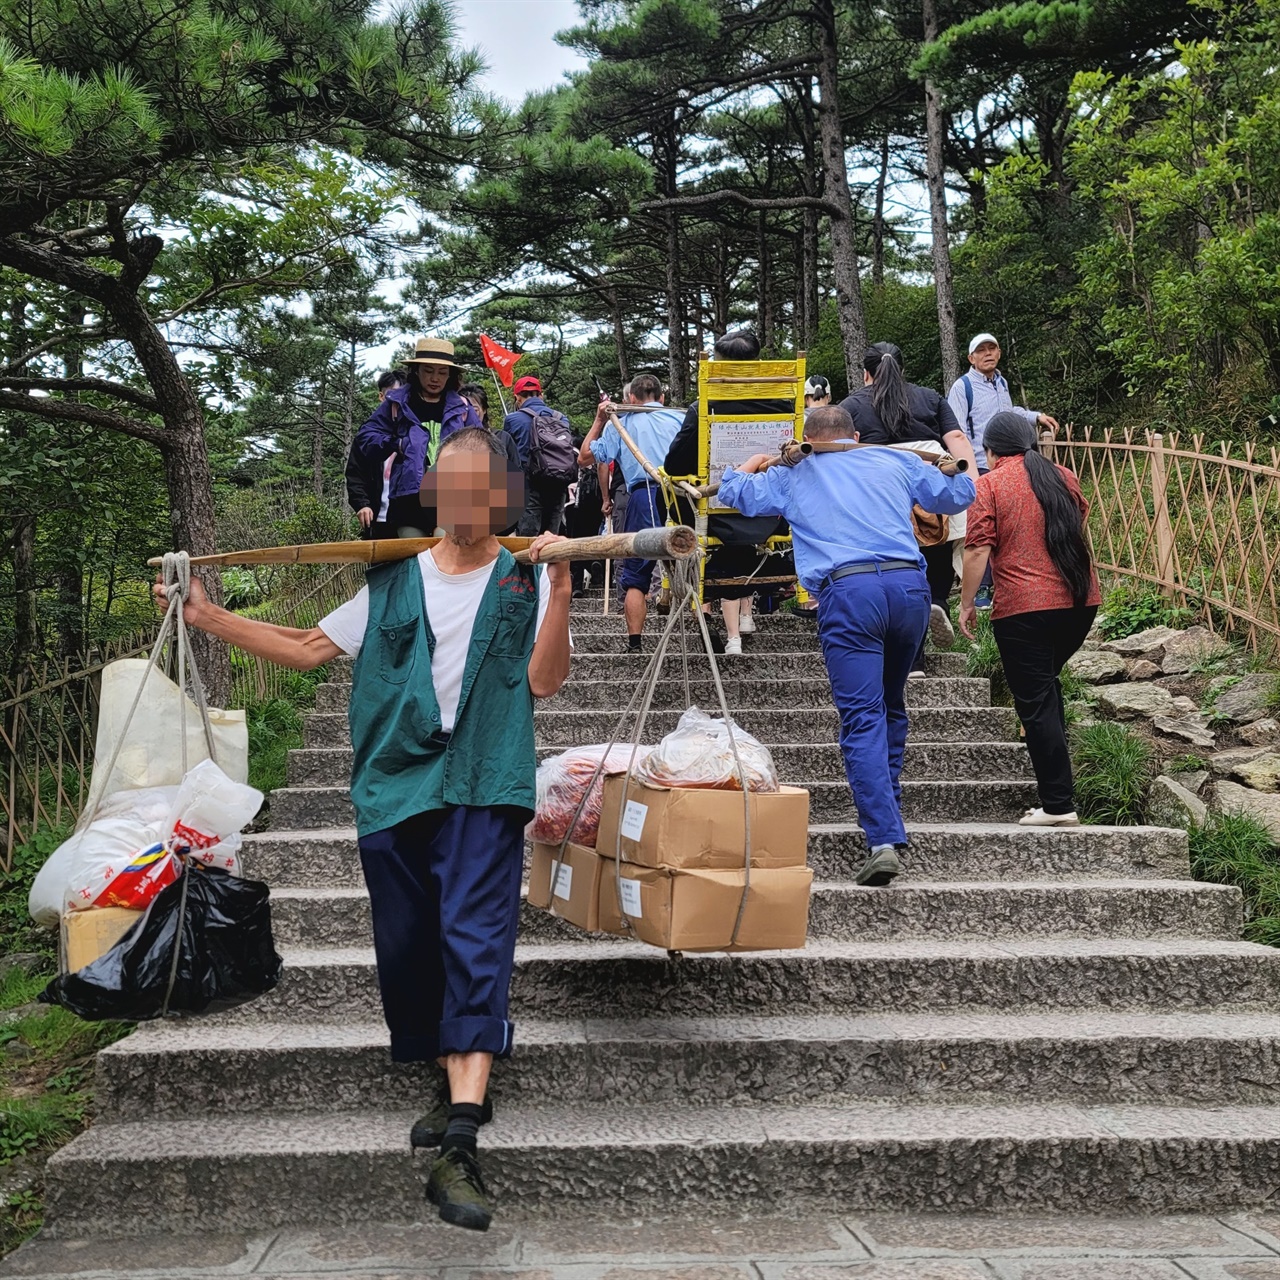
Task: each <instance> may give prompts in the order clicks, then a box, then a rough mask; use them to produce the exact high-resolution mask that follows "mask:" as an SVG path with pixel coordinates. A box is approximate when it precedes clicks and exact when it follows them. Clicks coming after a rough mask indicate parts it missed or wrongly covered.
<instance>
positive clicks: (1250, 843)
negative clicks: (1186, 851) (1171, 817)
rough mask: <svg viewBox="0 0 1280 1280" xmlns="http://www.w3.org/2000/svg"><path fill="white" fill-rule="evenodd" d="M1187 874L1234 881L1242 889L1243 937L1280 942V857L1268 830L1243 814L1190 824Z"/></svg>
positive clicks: (1211, 880)
mask: <svg viewBox="0 0 1280 1280" xmlns="http://www.w3.org/2000/svg"><path fill="white" fill-rule="evenodd" d="M1189 840H1190V845H1191V874H1192V875H1193V876H1195V878H1196V879H1197V880H1205V881H1208V882H1209V883H1210V884H1233V885H1236V886H1237V887H1238V888H1239V889H1241V890H1242V891H1243V893H1244V901H1245V926H1244V936H1245V937H1246V938H1248V939H1249V940H1250V941H1252V942H1263V943H1266V944H1267V945H1268V946H1273V947H1274V946H1280V858H1278V857H1277V850H1276V842H1275V840H1274V839H1273V838H1272V835H1271V833H1270V832H1269V831H1268V830H1267V829H1266V827H1264V826H1263V825H1262V823H1260V822H1258V821H1257V820H1256V819H1254V818H1248V817H1245V815H1244V814H1238V813H1222V814H1215V815H1213V816H1212V817H1211V818H1210V819H1209V821H1208V822H1206V823H1205V825H1204V826H1202V827H1194V828H1192V830H1191V832H1190V835H1189Z"/></svg>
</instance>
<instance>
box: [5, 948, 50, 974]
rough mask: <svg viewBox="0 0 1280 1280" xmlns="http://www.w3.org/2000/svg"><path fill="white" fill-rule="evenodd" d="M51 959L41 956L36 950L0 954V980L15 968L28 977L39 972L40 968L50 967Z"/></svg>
mask: <svg viewBox="0 0 1280 1280" xmlns="http://www.w3.org/2000/svg"><path fill="white" fill-rule="evenodd" d="M52 968H53V961H52V960H50V958H49V957H48V956H42V955H41V954H40V953H39V952H38V951H15V952H14V953H13V954H12V955H8V956H0V982H3V981H4V979H5V978H7V977H8V976H9V974H11V973H12V972H13V971H14V970H15V969H18V970H21V972H23V973H25V974H26V975H27V976H28V977H30V976H31V975H32V974H33V973H39V972H40V970H41V969H50V970H51V969H52Z"/></svg>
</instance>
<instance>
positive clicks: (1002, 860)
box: [243, 823, 1191, 927]
mask: <svg viewBox="0 0 1280 1280" xmlns="http://www.w3.org/2000/svg"><path fill="white" fill-rule="evenodd" d="M907 836H908V838H909V840H910V847H909V848H908V850H907V853H906V854H905V856H904V865H905V868H906V873H905V875H904V877H903V878H902V879H901V880H898V881H897V882H896V883H895V885H894V886H893V890H892V891H893V892H895V893H896V892H898V891H899V889H900V888H902V887H904V886H906V885H911V884H914V883H916V882H917V880H918V879H921V878H922V879H926V880H964V881H975V880H995V881H1003V880H1012V881H1023V880H1049V881H1053V880H1072V881H1074V880H1083V879H1085V878H1088V879H1090V880H1098V879H1101V880H1103V881H1104V882H1105V883H1104V887H1105V886H1106V885H1109V884H1111V883H1113V882H1115V881H1117V880H1134V879H1141V880H1187V879H1188V878H1189V876H1190V874H1191V872H1190V866H1189V863H1188V856H1187V837H1186V833H1185V832H1182V831H1171V830H1167V829H1165V828H1162V827H1075V828H1071V829H1064V830H1055V829H1052V828H1040V827H1018V826H1013V825H1004V824H997V823H911V824H908V826H907ZM866 854H867V846H866V840H865V839H864V837H863V835H862V832H861V831H859V830H858V829H857V828H856V827H854V826H851V825H847V824H817V825H814V826H811V827H810V828H809V865H810V866H811V867H812V868H813V869H814V874H815V875H816V876H817V878H818V879H819V880H835V881H839V880H848V879H849V878H850V877H852V875H853V874H854V872H855V871H856V870H857V868H858V866H859V865H860V864H861V862H862V860H863V859H864V858H865V857H866ZM243 861H244V868H245V874H246V875H249V876H252V877H254V878H256V879H259V880H265V881H267V883H268V884H270V885H272V887H273V888H277V889H285V888H323V887H332V888H359V887H361V886H362V885H363V883H364V881H363V880H362V879H361V875H360V856H359V854H358V852H357V850H356V833H355V829H354V827H351V826H347V827H345V828H344V827H334V828H330V829H328V830H320V831H314V830H311V831H309V830H292V831H291V830H287V829H283V828H281V829H278V830H273V831H266V832H260V833H258V834H255V835H248V836H246V837H245V839H244V849H243ZM938 927H945V926H943V925H942V924H941V923H940V922H939V925H938Z"/></svg>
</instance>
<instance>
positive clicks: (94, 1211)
mask: <svg viewBox="0 0 1280 1280" xmlns="http://www.w3.org/2000/svg"><path fill="white" fill-rule="evenodd" d="M599 607H600V606H599V597H595V598H594V599H592V598H590V597H588V599H586V600H584V601H579V602H575V616H574V636H575V642H576V653H575V657H574V663H573V674H572V676H571V679H570V682H569V683H568V684H567V685H566V686H565V689H564V691H563V692H562V693H561V694H559V695H558V696H557V697H556V698H553V699H550V700H548V701H547V702H544V703H541V704H540V705H539V709H538V711H537V713H536V725H537V737H538V746H539V750H540V752H541V753H542V754H548V753H551V752H554V751H557V750H561V749H563V748H564V747H567V746H570V745H573V744H577V743H586V742H592V741H600V740H603V739H604V738H605V737H606V736H607V733H608V731H609V729H610V727H611V725H612V720H613V715H614V708H615V707H617V706H619V705H621V704H622V703H625V701H626V700H627V697H628V696H629V694H630V691H631V687H632V683H631V682H632V681H633V679H634V678H635V677H636V676H638V675H639V673H640V671H641V670H642V669H643V662H642V661H640V660H637V659H635V658H632V657H629V656H628V655H626V654H625V653H624V652H623V641H622V639H621V634H620V633H621V629H622V624H621V620H620V619H619V618H618V617H617V616H616V615H614V616H611V617H608V618H602V617H601V616H600V615H599V612H598V610H599ZM655 622H656V620H655ZM759 625H760V632H759V634H757V635H756V636H755V637H753V638H751V639H750V640H749V642H748V644H749V650H750V652H749V654H747V655H745V656H744V657H742V658H741V659H738V660H734V659H725V660H724V661H723V662H722V671H723V673H724V675H725V677H726V680H725V686H726V692H727V695H728V697H729V699H730V705H731V706H732V707H733V708H734V709H735V711H736V714H737V717H738V719H739V720H740V723H741V724H742V725H743V726H744V727H745V728H747V729H749V730H751V731H752V732H754V733H755V734H757V735H758V736H759V737H761V738H762V739H763V740H764V741H766V742H768V743H771V744H773V749H774V752H775V756H776V759H777V761H778V764H779V766H780V770H781V773H782V775H783V778H784V779H785V780H786V781H788V782H793V783H797V784H800V785H803V786H806V787H808V788H809V789H810V791H811V792H812V795H813V815H812V816H813V826H812V827H811V830H810V840H809V859H810V863H811V865H812V866H813V867H814V870H815V874H816V882H815V886H814V896H813V907H812V911H811V917H810V940H809V943H808V945H807V947H806V948H805V949H804V950H803V951H798V952H778V953H756V954H744V955H737V956H732V957H729V956H724V955H689V956H684V957H681V958H678V959H671V958H668V956H667V955H666V954H665V953H664V952H662V951H659V950H656V949H653V948H650V947H647V946H644V945H643V944H639V943H630V942H624V941H621V940H617V939H605V938H599V937H592V936H589V935H586V934H582V933H579V932H577V931H575V930H573V929H571V928H570V927H568V926H566V925H564V924H563V923H562V922H560V921H557V920H555V919H553V918H552V917H550V916H548V915H546V914H544V913H542V912H537V911H533V910H526V911H525V913H524V915H523V918H522V933H521V942H520V946H519V950H518V953H517V963H516V970H515V976H514V980H513V985H512V1002H513V1017H514V1019H515V1021H516V1024H517V1045H518V1051H517V1054H516V1056H515V1057H514V1058H513V1059H512V1060H511V1061H510V1062H508V1063H503V1064H500V1065H499V1067H498V1068H497V1070H496V1072H495V1083H494V1094H495V1100H496V1103H497V1108H498V1115H497V1119H496V1120H495V1122H494V1123H493V1124H492V1125H490V1126H488V1127H487V1128H486V1129H485V1130H484V1131H483V1133H482V1146H483V1149H484V1151H485V1157H486V1169H487V1171H488V1173H489V1177H490V1182H491V1186H492V1188H493V1190H494V1191H495V1193H496V1196H497V1199H498V1202H499V1211H500V1212H501V1213H502V1214H503V1215H504V1216H519V1215H533V1216H540V1217H544V1218H545V1219H547V1220H555V1219H559V1218H562V1217H564V1216H565V1215H567V1214H570V1213H572V1212H575V1211H579V1210H581V1211H593V1212H601V1211H603V1212H617V1211H620V1210H623V1209H625V1210H626V1211H627V1212H628V1214H630V1215H631V1216H634V1215H636V1214H642V1215H643V1214H652V1213H658V1212H662V1211H666V1210H672V1209H677V1208H678V1209H685V1210H688V1209H690V1208H692V1209H695V1210H696V1209H699V1208H702V1207H706V1208H708V1209H711V1208H721V1209H729V1210H738V1209H762V1208H767V1209H769V1210H771V1211H785V1210H786V1209H788V1208H789V1207H792V1206H794V1207H797V1208H798V1207H803V1206H805V1205H810V1206H813V1205H822V1206H825V1207H826V1208H828V1209H830V1208H832V1207H834V1206H840V1207H843V1208H850V1209H898V1210H901V1209H924V1208H928V1209H955V1210H973V1209H977V1210H1001V1211H1010V1210H1015V1211H1016V1210H1026V1211H1048V1210H1068V1209H1085V1210H1100V1211H1103V1210H1105V1211H1109V1212H1119V1211H1188V1210H1196V1209H1201V1210H1208V1209H1219V1208H1222V1207H1225V1206H1235V1205H1243V1204H1251V1203H1259V1202H1262V1201H1265V1200H1267V1199H1269V1198H1270V1197H1273V1196H1274V1194H1275V1192H1276V1189H1277V1186H1278V1185H1280V1106H1277V1105H1276V1097H1277V1089H1278V1088H1280V1017H1277V1015H1276V1012H1275V1011H1276V1008H1277V1002H1278V1000H1280V952H1277V951H1274V950H1271V949H1268V948H1265V947H1260V946H1253V945H1249V944H1246V943H1242V942H1240V941H1239V940H1238V938H1239V926H1240V918H1241V901H1240V897H1239V895H1238V893H1237V891H1236V890H1234V889H1229V888H1225V887H1220V886H1213V885H1204V884H1198V883H1196V882H1193V881H1191V880H1190V879H1189V877H1188V860H1187V850H1186V840H1185V836H1184V835H1183V834H1182V833H1180V832H1174V831H1166V830H1157V829H1140V828H1098V827H1095V828H1083V829H1078V830H1070V831H1055V830H1024V829H1020V828H1018V827H1017V826H1016V825H1012V823H1011V819H1013V818H1015V817H1016V816H1017V815H1018V814H1019V813H1020V812H1021V811H1022V810H1023V809H1025V808H1026V807H1027V806H1028V805H1029V804H1031V803H1032V801H1033V798H1034V790H1033V787H1032V785H1031V782H1030V778H1031V774H1030V770H1029V766H1028V762H1027V759H1026V755H1025V751H1024V749H1023V748H1022V747H1021V746H1020V745H1018V743H1017V742H1016V738H1015V723H1014V718H1013V715H1012V713H1011V712H1010V711H1008V710H1006V709H1003V708H994V707H992V706H990V705H989V696H988V686H987V682H986V681H982V680H973V679H968V678H966V677H965V676H964V674H963V660H962V659H961V658H959V657H957V656H955V655H946V654H944V655H935V656H933V657H931V659H930V678H929V679H927V680H922V681H916V682H913V683H912V684H911V686H910V689H909V698H910V702H911V705H912V708H913V717H912V721H913V723H912V740H911V744H910V746H909V747H908V752H907V766H906V777H907V779H908V780H907V781H906V782H905V783H904V790H905V805H906V810H907V817H908V822H909V825H910V830H911V849H910V853H909V856H908V859H907V875H906V877H905V878H904V879H903V880H902V881H900V882H899V883H897V884H895V885H894V886H893V887H892V888H890V889H887V890H877V889H862V888H858V887H857V886H855V885H854V884H852V883H851V881H852V875H853V871H854V869H855V868H856V866H857V864H858V862H859V860H860V858H861V857H862V856H863V854H864V852H865V846H864V844H863V840H862V837H861V834H860V833H859V832H858V831H857V829H856V828H855V827H854V826H853V825H852V819H853V817H854V814H853V811H852V809H851V806H850V802H849V793H848V789H847V787H846V784H845V782H844V777H843V770H842V766H841V760H840V755H839V751H838V749H837V748H836V747H835V746H834V745H833V744H834V742H835V737H836V717H835V713H834V711H833V710H832V708H831V705H830V696H829V691H828V688H827V684H826V680H825V676H824V673H823V667H822V662H821V658H820V656H819V654H818V650H817V642H816V637H815V635H814V631H813V629H812V627H811V626H809V625H808V624H806V623H804V622H803V621H801V620H799V619H794V618H790V617H787V616H779V617H767V618H762V619H761V620H760V624H759ZM651 630H652V628H651ZM346 666H347V664H345V663H335V664H334V668H335V669H334V673H333V679H334V683H333V684H330V685H325V686H322V688H321V690H320V695H319V700H318V703H317V707H316V711H315V713H314V714H313V715H311V716H309V717H308V720H307V726H306V745H305V747H304V748H303V749H302V750H300V751H297V752H295V753H294V754H293V758H292V759H291V762H290V777H289V782H290V785H289V786H288V787H286V788H284V789H283V790H280V791H277V792H276V793H275V794H274V795H273V796H272V799H271V825H272V829H271V831H269V832H268V833H266V834H262V835H257V836H252V837H249V839H248V841H247V849H246V864H247V873H248V874H250V875H253V876H255V877H259V878H262V879H265V880H267V881H269V882H270V884H271V885H272V888H273V903H274V912H275V919H276V922H277V925H276V927H277V936H278V945H279V947H280V950H281V951H282V952H283V954H284V956H285V959H286V972H285V976H284V979H283V981H282V982H281V984H280V986H279V987H278V988H277V990H276V991H274V992H273V993H271V994H270V995H269V996H267V997H265V998H263V999H261V1000H258V1001H256V1002H254V1003H253V1004H250V1005H247V1006H244V1007H242V1008H241V1009H239V1010H236V1011H234V1012H232V1013H229V1014H224V1015H221V1016H218V1017H212V1018H207V1019H192V1020H188V1021H174V1022H169V1023H166V1024H161V1025H157V1024H151V1025H148V1026H144V1027H142V1028H140V1029H139V1031H138V1032H137V1033H136V1034H134V1035H133V1036H131V1037H129V1038H128V1039H126V1040H124V1041H122V1042H121V1043H119V1044H116V1045H114V1046H112V1047H111V1048H110V1049H107V1050H106V1051H104V1052H103V1053H102V1054H100V1055H99V1058H98V1081H99V1085H98V1107H99V1114H98V1119H97V1122H96V1124H95V1125H94V1126H93V1128H92V1129H90V1130H89V1132H87V1133H86V1134H84V1135H83V1136H82V1137H80V1138H78V1139H77V1140H76V1141H75V1142H73V1143H72V1144H71V1145H70V1146H68V1147H67V1148H65V1149H64V1150H63V1151H61V1152H60V1153H59V1154H58V1155H56V1156H55V1157H54V1158H53V1159H52V1160H51V1161H50V1162H49V1166H48V1175H47V1176H48V1218H47V1222H48V1226H47V1228H46V1230H47V1231H48V1232H50V1233H52V1234H54V1235H56V1236H59V1237H64V1238H73V1237H76V1238H82V1237H86V1236H110V1235H121V1234H126V1235H127V1234H131V1233H141V1232H144V1231H146V1232H162V1231H169V1230H181V1231H185V1232H190V1231H199V1230H211V1231H224V1232H225V1231H229V1230H232V1231H233V1230H255V1229H265V1228H270V1227H274V1226H278V1225H285V1224H297V1225H305V1224H326V1225H330V1226H333V1225H340V1224H343V1223H358V1222H359V1223H366V1222H369V1221H387V1222H395V1221H401V1222H407V1221H415V1220H418V1219H421V1218H423V1217H424V1216H429V1215H430V1213H431V1212H432V1211H431V1210H430V1209H429V1208H428V1207H427V1206H425V1205H424V1202H423V1198H422V1192H421V1185H420V1184H421V1173H422V1161H421V1158H420V1157H414V1156H411V1154H410V1151H409V1145H408V1128H409V1125H410V1123H411V1121H412V1119H413V1118H414V1117H415V1115H416V1114H417V1113H418V1112H419V1111H420V1110H421V1109H422V1105H423V1103H424V1101H425V1100H426V1097H427V1084H426V1077H425V1074H424V1073H423V1072H422V1071H421V1070H417V1069H412V1068H405V1067H395V1066H393V1065H392V1064H391V1063H390V1062H389V1061H388V1055H387V1053H386V1049H385V1044H386V1037H385V1031H384V1028H383V1025H382V1022H381V1019H380V1012H379V1006H378V999H377V991H376V984H375V980H374V967H373V957H372V951H371V948H370V945H369V923H368V902H367V900H366V898H365V894H364V891H363V888H362V884H361V879H360V871H359V863H358V859H357V855H356V849H355V833H354V831H353V830H352V829H351V809H350V805H349V802H348V798H347V791H346V778H347V769H348V765H349V758H350V748H349V745H348V740H347V733H346V721H345V707H346V698H347V686H346V685H345V684H344V683H343V681H346V680H349V677H350V673H349V669H344V668H345V667H346ZM689 670H690V679H691V681H692V696H693V698H694V700H695V701H696V702H698V703H699V705H702V706H704V707H707V708H713V707H714V700H713V698H712V697H711V690H710V685H709V681H708V679H707V675H708V673H707V666H706V660H705V658H696V657H695V658H691V659H690V663H689ZM663 676H664V679H663V682H662V684H661V685H660V687H659V690H658V695H657V698H656V700H655V707H657V708H660V710H659V711H658V713H657V714H656V715H655V716H654V717H653V725H652V732H653V734H654V735H657V734H660V733H662V732H665V731H666V730H667V729H669V728H670V727H671V726H672V725H673V724H674V722H675V718H676V716H677V714H678V712H679V710H680V709H681V708H682V707H683V706H684V705H685V685H684V680H683V676H682V667H681V663H680V660H679V658H673V659H672V660H671V661H669V662H668V664H667V667H666V669H665V670H664V672H663ZM130 1206H133V1207H134V1208H135V1210H136V1212H133V1213H130V1212H129V1207H130Z"/></svg>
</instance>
